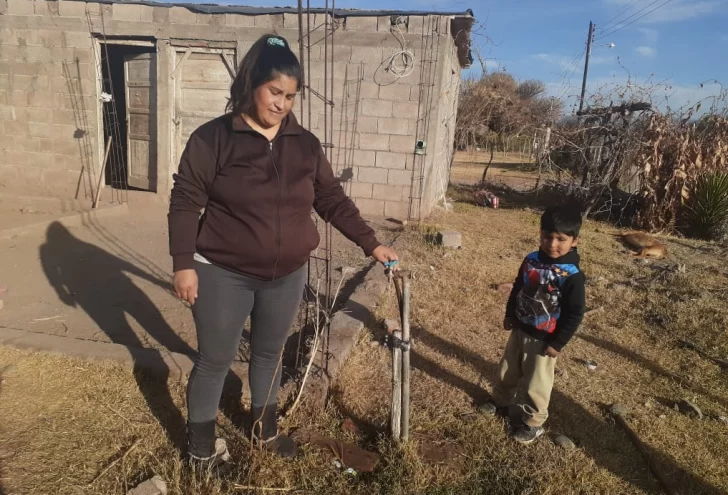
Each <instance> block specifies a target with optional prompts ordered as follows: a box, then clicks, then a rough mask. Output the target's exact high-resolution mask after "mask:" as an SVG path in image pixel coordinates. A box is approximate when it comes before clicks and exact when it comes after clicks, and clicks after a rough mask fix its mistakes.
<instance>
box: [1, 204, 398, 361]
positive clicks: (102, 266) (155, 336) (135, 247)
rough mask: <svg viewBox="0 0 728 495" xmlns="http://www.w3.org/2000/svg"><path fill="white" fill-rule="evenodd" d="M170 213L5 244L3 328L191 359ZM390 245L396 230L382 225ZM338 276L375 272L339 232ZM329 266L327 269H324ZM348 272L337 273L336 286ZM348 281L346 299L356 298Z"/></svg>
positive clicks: (141, 211) (189, 324) (54, 230)
mask: <svg viewBox="0 0 728 495" xmlns="http://www.w3.org/2000/svg"><path fill="white" fill-rule="evenodd" d="M166 213H167V206H166V205H164V204H162V203H159V202H153V201H147V202H140V203H139V204H134V203H133V202H132V204H131V205H130V210H129V213H128V214H126V215H123V216H115V217H114V218H108V219H102V220H93V219H87V220H85V221H84V222H83V225H80V226H76V227H66V226H64V225H63V224H61V223H59V222H53V223H51V224H50V226H49V227H48V228H47V229H37V230H36V231H33V232H32V233H29V234H27V235H22V236H16V237H13V238H10V239H5V240H0V251H2V252H3V253H5V262H4V263H3V265H2V270H1V271H0V283H2V284H3V285H6V286H7V287H8V291H7V293H6V294H4V295H3V296H2V298H3V301H4V307H3V309H2V310H1V311H0V325H2V326H5V327H8V328H14V329H21V330H26V331H31V332H38V333H45V334H50V335H62V336H66V337H72V338H77V339H84V340H95V341H102V342H115V343H118V344H123V345H131V346H136V347H152V348H166V349H168V350H170V351H174V352H182V353H189V352H192V349H194V348H196V337H195V331H194V325H193V321H192V317H191V314H190V310H189V308H188V307H187V306H186V305H185V304H183V303H182V302H180V301H179V300H177V298H176V297H174V295H173V294H172V287H171V273H172V264H171V258H170V257H169V255H168V237H167V220H166ZM373 226H374V228H375V229H376V230H377V231H378V233H379V236H380V238H381V240H382V242H387V243H389V242H391V241H392V239H393V238H394V236H396V234H397V232H396V226H395V225H387V224H386V222H379V223H377V222H375V223H374V224H373ZM332 242H333V249H332V252H333V261H332V264H331V266H332V269H333V270H336V269H337V268H339V267H341V266H348V267H352V268H354V271H353V272H352V273H350V274H348V275H347V276H346V279H347V280H349V279H351V278H352V277H354V276H356V273H357V272H358V271H360V270H362V269H365V268H366V267H367V265H368V264H369V260H367V259H366V258H365V257H364V255H363V254H362V252H361V250H360V249H359V248H358V247H356V246H355V245H353V244H352V243H351V242H349V241H348V240H346V239H345V238H344V237H343V236H342V235H341V234H339V233H338V232H334V234H333V236H332ZM318 266H319V267H320V266H322V264H320V263H319V264H318ZM340 278H341V272H336V271H332V279H333V282H334V284H338V283H339V281H340ZM347 280H344V284H343V292H344V295H343V297H346V295H348V294H349V293H350V292H351V291H352V290H353V287H351V286H350V285H351V284H347V283H346V282H347Z"/></svg>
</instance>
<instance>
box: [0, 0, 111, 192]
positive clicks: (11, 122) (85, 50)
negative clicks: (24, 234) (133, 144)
mask: <svg viewBox="0 0 728 495" xmlns="http://www.w3.org/2000/svg"><path fill="white" fill-rule="evenodd" d="M85 9H86V4H84V3H76V2H46V1H29V0H22V1H21V0H9V1H7V2H3V3H0V14H1V15H0V129H1V132H0V191H5V192H16V191H17V192H27V193H31V194H32V193H49V194H52V195H54V196H58V197H73V196H74V195H75V192H76V189H77V188H79V189H80V197H83V195H84V193H88V192H90V189H89V184H88V180H81V181H79V177H80V176H81V169H82V168H84V167H95V166H96V162H95V156H93V155H89V153H88V152H86V151H85V148H88V149H94V150H95V147H96V145H97V143H96V141H95V139H96V137H95V128H96V98H95V77H94V71H95V69H94V64H93V52H92V51H91V38H90V36H89V32H88V28H87V27H86V26H85V25H84V24H83V23H82V21H81V19H82V17H84V16H85ZM51 19H53V20H54V21H55V22H56V23H55V24H52V23H51ZM79 182H80V183H79Z"/></svg>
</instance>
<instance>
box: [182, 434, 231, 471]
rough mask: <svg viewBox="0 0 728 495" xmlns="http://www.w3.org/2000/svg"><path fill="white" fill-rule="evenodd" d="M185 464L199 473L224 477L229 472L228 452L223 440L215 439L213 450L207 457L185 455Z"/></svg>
mask: <svg viewBox="0 0 728 495" xmlns="http://www.w3.org/2000/svg"><path fill="white" fill-rule="evenodd" d="M187 464H188V465H189V466H190V467H192V468H193V469H194V470H195V471H197V472H199V473H212V474H216V475H218V476H224V475H226V474H228V473H229V472H230V468H231V466H230V452H228V448H227V443H226V442H225V439H223V438H217V439H215V450H214V451H213V453H212V455H210V456H208V457H200V456H197V455H194V454H191V453H188V454H187Z"/></svg>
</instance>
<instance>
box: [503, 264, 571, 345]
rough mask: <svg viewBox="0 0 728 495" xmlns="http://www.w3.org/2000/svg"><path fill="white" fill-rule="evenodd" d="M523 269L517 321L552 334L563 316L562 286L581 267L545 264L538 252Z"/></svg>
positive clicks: (517, 303) (517, 301)
mask: <svg viewBox="0 0 728 495" xmlns="http://www.w3.org/2000/svg"><path fill="white" fill-rule="evenodd" d="M521 272H522V274H521V276H522V277H523V287H522V288H521V291H520V292H519V293H518V297H517V299H516V317H517V318H518V321H520V322H521V323H523V324H526V325H528V326H530V327H533V328H535V329H536V330H540V331H543V332H546V333H553V332H554V330H556V322H557V321H558V319H559V316H560V315H561V289H562V287H563V286H564V282H565V281H566V279H567V278H569V277H570V276H571V275H574V274H576V273H579V268H578V267H577V266H576V265H572V264H549V263H542V262H541V261H539V259H538V253H537V252H536V253H531V254H529V255H528V256H526V259H525V260H524V261H523V265H522V267H521Z"/></svg>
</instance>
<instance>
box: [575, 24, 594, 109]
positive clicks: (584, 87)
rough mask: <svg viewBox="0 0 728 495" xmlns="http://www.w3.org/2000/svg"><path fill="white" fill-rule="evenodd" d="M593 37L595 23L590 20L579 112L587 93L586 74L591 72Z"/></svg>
mask: <svg viewBox="0 0 728 495" xmlns="http://www.w3.org/2000/svg"><path fill="white" fill-rule="evenodd" d="M592 38H594V23H593V22H592V21H589V36H588V37H587V39H586V60H584V78H583V79H582V81H581V97H580V98H579V112H578V113H581V111H582V109H583V108H584V93H586V76H587V72H589V55H591V46H592Z"/></svg>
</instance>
